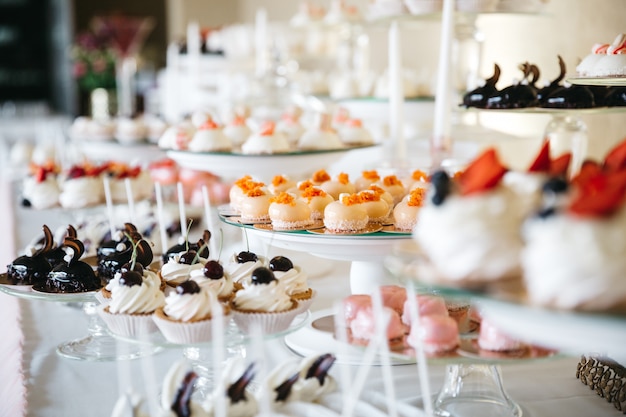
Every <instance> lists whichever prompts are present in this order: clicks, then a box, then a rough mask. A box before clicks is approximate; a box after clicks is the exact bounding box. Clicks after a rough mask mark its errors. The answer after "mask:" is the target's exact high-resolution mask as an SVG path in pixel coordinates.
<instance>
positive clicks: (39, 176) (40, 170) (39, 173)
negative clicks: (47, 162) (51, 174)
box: [35, 167, 47, 182]
mask: <svg viewBox="0 0 626 417" xmlns="http://www.w3.org/2000/svg"><path fill="white" fill-rule="evenodd" d="M46 174H47V172H46V169H45V168H44V167H37V170H36V171H35V181H37V182H44V181H45V180H46Z"/></svg>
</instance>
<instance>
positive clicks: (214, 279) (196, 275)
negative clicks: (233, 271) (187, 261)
mask: <svg viewBox="0 0 626 417" xmlns="http://www.w3.org/2000/svg"><path fill="white" fill-rule="evenodd" d="M190 276H191V278H190V279H191V280H192V281H195V282H196V283H198V285H200V287H202V288H206V289H207V290H209V291H211V292H213V293H214V294H215V295H216V296H217V298H218V299H219V300H220V301H222V302H228V301H230V300H231V299H232V297H233V296H234V295H235V291H237V290H238V289H241V288H242V286H241V285H240V284H238V283H237V284H236V283H235V282H234V281H233V279H232V278H231V276H230V275H229V274H228V273H227V272H225V271H224V267H223V266H222V265H221V264H220V263H219V262H218V261H216V260H209V261H207V262H206V263H205V264H204V267H203V268H202V269H195V270H193V271H192V272H191V274H190Z"/></svg>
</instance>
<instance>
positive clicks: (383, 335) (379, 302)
mask: <svg viewBox="0 0 626 417" xmlns="http://www.w3.org/2000/svg"><path fill="white" fill-rule="evenodd" d="M372 309H373V312H374V317H375V318H376V321H375V324H376V335H377V337H378V338H380V340H379V342H380V344H379V353H380V360H381V363H382V369H381V371H382V374H383V384H384V386H385V394H386V398H387V413H388V415H389V416H390V417H397V415H398V411H397V409H396V393H395V389H394V385H393V375H392V371H391V358H390V355H389V344H388V343H387V325H388V324H389V319H388V318H387V316H386V315H385V311H384V309H383V297H382V295H381V294H380V288H378V289H377V290H376V291H374V292H373V293H372ZM385 318H387V320H385Z"/></svg>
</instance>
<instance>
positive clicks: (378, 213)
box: [358, 190, 391, 224]
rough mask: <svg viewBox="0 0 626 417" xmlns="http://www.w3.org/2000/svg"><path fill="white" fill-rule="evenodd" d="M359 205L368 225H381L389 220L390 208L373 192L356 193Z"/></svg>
mask: <svg viewBox="0 0 626 417" xmlns="http://www.w3.org/2000/svg"><path fill="white" fill-rule="evenodd" d="M358 195H359V198H360V199H361V205H362V206H363V208H364V209H365V211H366V212H367V215H368V217H369V221H370V223H377V224H382V223H385V222H386V221H387V220H389V214H390V213H391V206H389V203H387V202H386V201H385V200H383V199H382V198H381V196H380V194H377V193H376V192H375V191H374V190H364V191H361V192H359V193H358Z"/></svg>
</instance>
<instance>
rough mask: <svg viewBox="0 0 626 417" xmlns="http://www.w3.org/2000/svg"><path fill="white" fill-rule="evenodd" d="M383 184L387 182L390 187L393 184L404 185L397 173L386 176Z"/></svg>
mask: <svg viewBox="0 0 626 417" xmlns="http://www.w3.org/2000/svg"><path fill="white" fill-rule="evenodd" d="M383 184H385V185H386V186H387V187H390V186H392V185H400V186H401V185H402V181H400V180H399V179H398V177H396V176H395V175H388V176H386V177H385V178H383Z"/></svg>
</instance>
